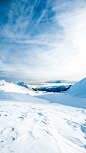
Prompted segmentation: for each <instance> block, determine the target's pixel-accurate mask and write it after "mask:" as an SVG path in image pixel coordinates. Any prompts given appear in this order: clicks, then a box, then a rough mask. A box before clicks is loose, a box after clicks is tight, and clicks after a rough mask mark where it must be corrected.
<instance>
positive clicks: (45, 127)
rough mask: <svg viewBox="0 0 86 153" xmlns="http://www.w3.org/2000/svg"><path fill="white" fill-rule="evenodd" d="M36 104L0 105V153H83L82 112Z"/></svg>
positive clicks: (85, 120) (85, 122)
mask: <svg viewBox="0 0 86 153" xmlns="http://www.w3.org/2000/svg"><path fill="white" fill-rule="evenodd" d="M37 100H38V99H37ZM40 101H41V99H39V101H38V102H39V103H35V100H34V103H30V102H29V103H24V102H9V101H8V102H7V101H0V153H11V152H13V153H29V152H30V153H34V152H35V153H44V152H45V153H52V152H53V153H57V152H58V153H67V152H70V153H85V152H86V110H84V109H79V108H73V107H69V106H63V105H59V104H51V103H46V104H45V103H44V104H43V100H42V103H40ZM44 101H45V100H44Z"/></svg>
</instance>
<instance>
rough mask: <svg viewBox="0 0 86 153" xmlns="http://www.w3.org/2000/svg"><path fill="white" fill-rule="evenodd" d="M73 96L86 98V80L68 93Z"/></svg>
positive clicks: (76, 84) (78, 83) (75, 85)
mask: <svg viewBox="0 0 86 153" xmlns="http://www.w3.org/2000/svg"><path fill="white" fill-rule="evenodd" d="M67 93H69V94H70V95H72V96H76V97H83V98H84V97H85V98H86V78H84V79H83V80H81V81H79V82H77V83H75V84H74V85H73V86H72V87H71V88H70V89H69V90H68V91H67Z"/></svg>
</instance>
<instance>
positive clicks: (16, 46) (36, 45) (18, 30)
mask: <svg viewBox="0 0 86 153" xmlns="http://www.w3.org/2000/svg"><path fill="white" fill-rule="evenodd" d="M2 18H3V17H2ZM0 32H1V40H2V41H1V47H0V57H1V59H0V60H1V61H0V70H1V73H2V72H3V73H4V76H5V75H7V76H9V79H10V78H11V80H14V81H15V80H19V79H20V80H24V81H27V82H28V81H29V82H31V80H32V81H33V80H34V81H35V82H41V81H47V80H79V79H82V78H83V77H85V76H86V72H85V69H86V53H85V51H86V42H85V41H86V2H85V1H84V0H82V1H80V0H79V1H77V0H75V1H69V0H68V1H64V0H63V1H56V0H55V1H52V0H44V1H42V0H34V1H31V0H30V1H29V2H28V1H27V0H21V1H17V0H16V1H15V2H14V1H13V2H11V4H10V7H9V11H8V22H7V23H5V24H3V26H1V30H0ZM3 53H4V54H3Z"/></svg>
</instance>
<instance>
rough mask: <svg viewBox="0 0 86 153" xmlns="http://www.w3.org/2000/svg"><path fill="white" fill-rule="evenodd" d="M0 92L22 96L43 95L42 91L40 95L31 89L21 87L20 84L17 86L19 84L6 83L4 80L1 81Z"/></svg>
mask: <svg viewBox="0 0 86 153" xmlns="http://www.w3.org/2000/svg"><path fill="white" fill-rule="evenodd" d="M0 91H4V92H14V93H22V94H29V95H37V94H38V95H39V94H42V92H41V91H40V92H39V93H38V92H34V91H32V90H30V89H27V88H25V87H23V86H20V84H18V85H17V84H14V83H9V82H6V81H4V80H0Z"/></svg>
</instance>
